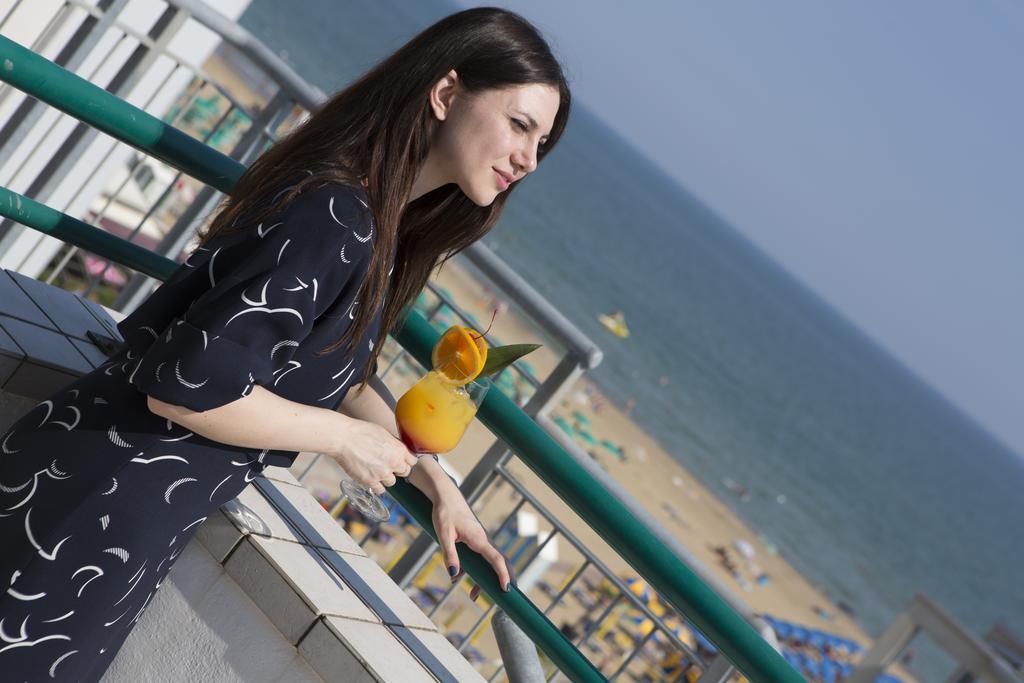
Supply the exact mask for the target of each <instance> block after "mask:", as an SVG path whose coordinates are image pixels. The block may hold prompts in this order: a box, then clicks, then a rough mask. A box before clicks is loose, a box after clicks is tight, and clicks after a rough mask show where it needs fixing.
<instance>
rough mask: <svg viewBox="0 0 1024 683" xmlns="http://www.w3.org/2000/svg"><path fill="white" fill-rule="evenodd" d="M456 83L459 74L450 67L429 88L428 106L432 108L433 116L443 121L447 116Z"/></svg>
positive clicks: (453, 97)
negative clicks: (449, 69)
mask: <svg viewBox="0 0 1024 683" xmlns="http://www.w3.org/2000/svg"><path fill="white" fill-rule="evenodd" d="M458 83H459V75H458V74H457V73H455V69H452V70H451V71H449V72H448V73H446V74H445V75H444V76H443V77H442V78H441V80H439V81H438V82H437V83H435V84H434V87H433V88H431V89H430V108H431V109H433V110H434V116H436V117H437V119H438V120H439V121H444V120H445V118H447V117H448V112H449V111H451V107H452V102H453V101H454V100H455V91H456V89H457V87H458Z"/></svg>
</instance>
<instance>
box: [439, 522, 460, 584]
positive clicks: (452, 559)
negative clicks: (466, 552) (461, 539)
mask: <svg viewBox="0 0 1024 683" xmlns="http://www.w3.org/2000/svg"><path fill="white" fill-rule="evenodd" d="M437 542H438V545H440V546H441V550H442V552H443V553H444V565H445V566H446V567H448V576H450V577H452V582H453V583H454V582H455V581H456V580H457V579H458V578H459V577H460V576H462V564H461V563H460V562H459V552H458V551H457V550H456V549H455V531H454V529H440V530H439V531H438V534H437Z"/></svg>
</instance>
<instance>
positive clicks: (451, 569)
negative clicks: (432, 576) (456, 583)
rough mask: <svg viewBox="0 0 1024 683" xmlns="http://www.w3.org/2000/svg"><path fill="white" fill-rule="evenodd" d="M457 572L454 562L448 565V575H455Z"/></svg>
mask: <svg viewBox="0 0 1024 683" xmlns="http://www.w3.org/2000/svg"><path fill="white" fill-rule="evenodd" d="M458 573H459V570H458V569H456V568H455V565H454V564H450V565H448V576H453V577H454V576H455V575H456V574H458Z"/></svg>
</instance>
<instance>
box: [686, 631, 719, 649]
mask: <svg viewBox="0 0 1024 683" xmlns="http://www.w3.org/2000/svg"><path fill="white" fill-rule="evenodd" d="M690 632H691V633H692V634H693V639H694V640H695V641H696V642H697V646H698V647H700V648H701V649H702V650H707V651H708V652H710V653H711V654H713V655H714V654H718V648H717V647H715V644H714V643H712V642H711V641H710V640H708V639H707V638H705V637H704V636H703V635H702V634H701V632H700V631H698V630H697V629H695V628H693V626H691V627H690Z"/></svg>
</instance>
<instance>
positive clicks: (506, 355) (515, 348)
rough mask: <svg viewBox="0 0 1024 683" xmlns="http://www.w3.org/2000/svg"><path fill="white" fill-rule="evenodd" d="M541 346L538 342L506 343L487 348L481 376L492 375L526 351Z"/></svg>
mask: <svg viewBox="0 0 1024 683" xmlns="http://www.w3.org/2000/svg"><path fill="white" fill-rule="evenodd" d="M540 347H541V345H540V344H508V345H506V346H495V347H494V348H491V349H487V362H486V363H484V369H483V370H481V371H480V376H482V377H494V376H496V375H498V374H499V373H500V372H501V371H502V370H504V369H505V368H507V367H508V366H510V365H512V364H513V363H515V362H516V361H517V360H519V359H520V358H522V357H523V356H525V355H526V354H528V353H532V352H534V351H536V350H537V349H539V348H540Z"/></svg>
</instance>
